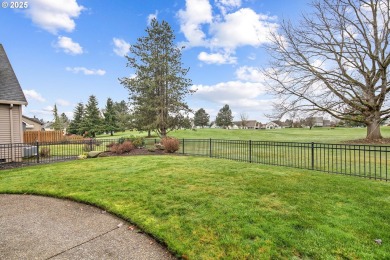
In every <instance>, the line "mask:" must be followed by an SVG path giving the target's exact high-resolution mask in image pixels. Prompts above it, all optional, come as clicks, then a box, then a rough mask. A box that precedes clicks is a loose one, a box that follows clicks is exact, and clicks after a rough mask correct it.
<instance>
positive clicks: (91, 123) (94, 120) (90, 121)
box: [82, 95, 103, 137]
mask: <svg viewBox="0 0 390 260" xmlns="http://www.w3.org/2000/svg"><path fill="white" fill-rule="evenodd" d="M82 129H83V130H84V132H86V133H88V136H91V137H96V134H97V133H99V132H101V131H102V130H103V127H102V118H101V116H100V110H99V108H98V101H97V99H96V97H95V96H94V95H91V96H89V99H88V103H87V105H86V106H85V115H84V120H83V123H82Z"/></svg>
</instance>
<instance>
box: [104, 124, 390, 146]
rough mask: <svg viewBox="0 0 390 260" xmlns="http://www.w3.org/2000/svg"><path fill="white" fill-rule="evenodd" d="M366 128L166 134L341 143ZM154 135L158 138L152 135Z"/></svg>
mask: <svg viewBox="0 0 390 260" xmlns="http://www.w3.org/2000/svg"><path fill="white" fill-rule="evenodd" d="M366 132H367V130H366V128H342V127H336V128H334V129H332V128H326V127H324V128H322V127H316V128H313V129H311V130H310V129H308V128H284V129H274V130H250V129H237V130H227V129H211V128H204V129H196V131H193V130H176V131H172V132H170V133H169V134H168V135H169V136H173V137H176V138H180V139H182V138H185V139H209V138H212V139H225V140H256V141H280V142H317V143H340V142H343V141H349V140H356V139H364V138H365V137H366ZM381 132H382V136H383V137H384V138H390V127H389V126H383V127H381ZM128 135H135V136H146V135H147V133H146V132H141V133H140V132H137V131H125V132H119V133H115V135H114V136H108V135H101V136H99V138H119V137H121V136H128ZM155 138H158V137H157V136H155Z"/></svg>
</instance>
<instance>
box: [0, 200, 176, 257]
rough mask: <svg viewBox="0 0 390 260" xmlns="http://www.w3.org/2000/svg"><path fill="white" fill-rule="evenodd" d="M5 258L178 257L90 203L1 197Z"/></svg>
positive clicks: (0, 240) (0, 249)
mask: <svg viewBox="0 0 390 260" xmlns="http://www.w3.org/2000/svg"><path fill="white" fill-rule="evenodd" d="M0 259H2V260H5V259H175V258H174V257H173V256H172V255H171V254H170V253H169V252H168V251H167V250H166V249H165V248H163V247H162V246H161V245H160V244H158V243H157V242H156V241H155V240H153V239H152V238H150V237H148V236H147V235H145V234H142V233H139V232H137V230H136V229H133V228H129V224H128V223H127V222H125V221H123V220H122V219H119V218H117V217H115V216H113V215H110V214H108V213H105V212H104V211H102V210H101V209H98V208H96V207H92V206H89V205H85V204H81V203H76V202H72V201H69V200H61V199H55V198H49V197H41V196H31V195H6V194H0Z"/></svg>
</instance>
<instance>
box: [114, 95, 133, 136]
mask: <svg viewBox="0 0 390 260" xmlns="http://www.w3.org/2000/svg"><path fill="white" fill-rule="evenodd" d="M114 109H115V114H116V115H115V116H116V118H117V123H118V125H117V126H118V131H122V132H123V131H125V130H127V129H130V128H132V126H131V115H130V110H129V106H128V105H127V103H126V102H125V101H124V100H122V101H121V102H115V103H114Z"/></svg>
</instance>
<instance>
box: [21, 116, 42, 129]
mask: <svg viewBox="0 0 390 260" xmlns="http://www.w3.org/2000/svg"><path fill="white" fill-rule="evenodd" d="M22 122H26V123H27V124H29V125H33V126H34V128H30V129H26V131H41V130H42V125H41V124H38V123H37V122H34V121H32V120H30V119H28V118H25V117H22Z"/></svg>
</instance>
